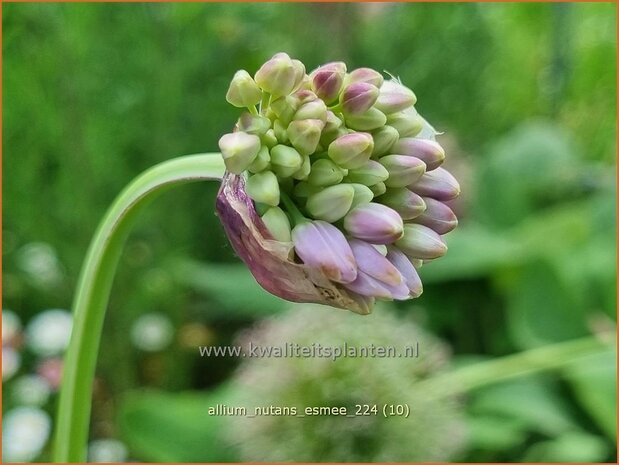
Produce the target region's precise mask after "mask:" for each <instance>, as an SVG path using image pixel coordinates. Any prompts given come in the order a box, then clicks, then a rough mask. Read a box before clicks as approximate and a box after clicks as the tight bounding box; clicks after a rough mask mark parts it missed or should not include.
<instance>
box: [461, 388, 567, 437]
mask: <svg viewBox="0 0 619 465" xmlns="http://www.w3.org/2000/svg"><path fill="white" fill-rule="evenodd" d="M470 411H471V412H472V413H473V414H474V415H492V416H498V417H504V418H508V419H509V420H510V421H519V422H521V423H522V424H523V425H525V426H526V428H527V429H528V430H529V431H536V432H539V433H542V434H546V435H548V436H556V435H558V434H561V433H563V432H566V431H572V430H574V429H576V428H577V425H576V423H575V422H574V420H573V419H572V418H571V416H570V415H569V414H568V413H567V412H568V411H569V410H568V406H567V405H566V404H565V403H564V402H563V400H562V398H561V397H560V396H559V395H558V394H557V393H556V392H555V390H554V389H553V388H552V385H549V384H547V383H544V382H542V381H540V380H539V378H534V377H528V378H523V379H520V380H517V381H511V382H505V383H501V384H496V385H494V386H488V387H486V388H483V389H482V390H480V391H479V392H478V393H477V394H476V395H475V396H474V398H473V400H472V402H471V406H470Z"/></svg>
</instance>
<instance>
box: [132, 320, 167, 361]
mask: <svg viewBox="0 0 619 465" xmlns="http://www.w3.org/2000/svg"><path fill="white" fill-rule="evenodd" d="M173 335H174V326H172V323H171V322H170V319H169V318H168V317H167V316H165V315H162V314H160V313H146V314H144V315H142V316H140V317H139V318H138V319H137V320H135V322H134V323H133V326H132V327H131V342H133V345H135V346H136V347H137V348H138V349H141V350H144V351H147V352H156V351H158V350H163V349H165V348H166V347H167V346H168V345H170V342H172V336H173Z"/></svg>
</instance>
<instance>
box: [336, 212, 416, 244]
mask: <svg viewBox="0 0 619 465" xmlns="http://www.w3.org/2000/svg"><path fill="white" fill-rule="evenodd" d="M344 229H346V231H347V232H348V233H349V234H350V235H351V236H353V237H356V238H357V239H362V240H364V241H367V242H370V243H372V244H391V243H392V242H395V241H397V240H398V239H399V238H400V237H402V233H403V230H404V224H403V222H402V218H401V217H400V215H399V214H398V212H396V211H395V210H393V209H391V208H389V207H387V206H385V205H381V204H379V203H366V204H364V205H360V206H358V207H356V208H354V209H353V210H351V211H350V212H349V213H348V214H347V215H346V217H345V218H344Z"/></svg>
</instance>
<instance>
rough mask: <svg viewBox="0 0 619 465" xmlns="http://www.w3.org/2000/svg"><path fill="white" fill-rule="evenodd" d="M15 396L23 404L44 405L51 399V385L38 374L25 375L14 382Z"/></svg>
mask: <svg viewBox="0 0 619 465" xmlns="http://www.w3.org/2000/svg"><path fill="white" fill-rule="evenodd" d="M13 390H14V391H13V396H14V398H15V401H16V402H17V403H18V404H21V405H33V406H37V407H42V406H43V405H45V403H46V402H47V400H48V399H49V395H50V393H51V390H52V389H51V386H50V385H49V383H48V382H47V381H46V380H45V379H44V378H42V377H41V376H38V375H24V376H22V377H20V378H18V379H16V380H15V382H14V383H13Z"/></svg>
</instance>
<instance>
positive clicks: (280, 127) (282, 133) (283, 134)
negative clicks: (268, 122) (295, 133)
mask: <svg viewBox="0 0 619 465" xmlns="http://www.w3.org/2000/svg"><path fill="white" fill-rule="evenodd" d="M273 134H275V137H276V138H277V140H278V141H279V142H280V143H281V144H287V143H288V142H290V139H288V131H286V125H285V124H284V123H283V122H282V121H280V120H278V119H276V120H275V121H273Z"/></svg>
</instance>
